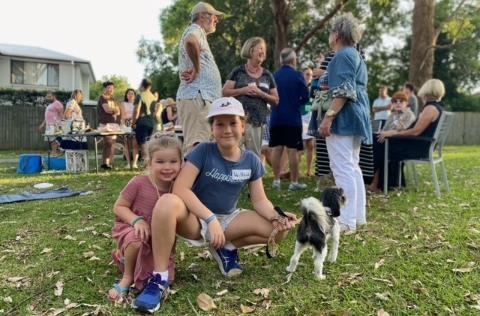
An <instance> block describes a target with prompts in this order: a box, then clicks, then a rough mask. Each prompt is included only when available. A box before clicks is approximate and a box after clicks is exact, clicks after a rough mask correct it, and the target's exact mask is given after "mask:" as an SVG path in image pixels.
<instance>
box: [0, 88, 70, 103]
mask: <svg viewBox="0 0 480 316" xmlns="http://www.w3.org/2000/svg"><path fill="white" fill-rule="evenodd" d="M48 91H50V90H23V89H3V88H1V89H0V99H2V100H6V99H8V100H10V101H11V102H12V103H13V104H14V105H17V104H18V105H22V103H25V101H26V102H27V103H32V104H33V105H45V102H47V101H46V99H45V96H46V94H47V92H48ZM55 94H56V95H57V99H58V100H59V101H60V102H62V103H63V104H65V103H66V102H67V101H68V100H69V99H70V96H71V94H72V92H71V91H63V90H59V91H55Z"/></svg>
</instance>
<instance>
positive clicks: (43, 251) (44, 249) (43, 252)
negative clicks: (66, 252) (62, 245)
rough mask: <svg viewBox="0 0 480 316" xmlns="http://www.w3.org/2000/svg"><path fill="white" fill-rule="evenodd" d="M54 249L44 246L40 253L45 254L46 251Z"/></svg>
mask: <svg viewBox="0 0 480 316" xmlns="http://www.w3.org/2000/svg"><path fill="white" fill-rule="evenodd" d="M52 250H53V249H52V248H43V250H42V252H40V254H41V255H43V254H46V253H50V252H52Z"/></svg>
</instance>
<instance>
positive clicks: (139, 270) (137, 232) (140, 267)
mask: <svg viewBox="0 0 480 316" xmlns="http://www.w3.org/2000/svg"><path fill="white" fill-rule="evenodd" d="M147 154H148V158H147V173H146V174H145V175H139V176H135V177H134V178H133V179H131V180H130V181H129V182H128V184H127V185H126V186H125V188H124V189H123V190H122V192H120V196H119V197H118V199H117V201H116V202H115V205H114V208H113V211H114V213H115V215H116V218H115V225H114V227H113V233H112V236H113V238H115V239H116V241H117V245H118V247H117V249H116V250H114V251H113V253H112V257H113V261H114V262H115V263H116V264H117V266H118V268H119V269H120V271H121V272H122V273H123V276H122V279H121V280H120V281H119V282H118V283H116V284H114V285H113V287H112V289H110V291H109V292H108V298H109V299H110V300H111V301H114V302H118V301H122V300H123V299H124V298H125V297H126V296H127V295H128V292H129V289H130V286H132V284H133V285H134V286H135V287H136V288H137V289H139V290H141V289H143V287H144V284H145V282H146V281H147V280H148V279H149V278H150V277H151V274H152V272H153V256H152V249H151V248H152V241H151V226H150V223H151V218H152V210H153V209H154V207H155V204H156V203H157V200H158V199H159V198H160V196H161V195H162V194H164V193H168V192H170V191H171V187H172V184H173V180H174V179H175V177H176V176H177V174H178V172H179V171H180V166H181V164H182V150H181V143H180V141H179V140H178V139H177V138H176V137H175V136H169V135H161V134H156V135H154V136H152V138H151V139H150V140H149V141H148V143H147ZM174 268H175V261H174V252H173V250H172V254H171V255H170V260H169V265H168V270H169V274H168V275H169V280H170V281H173V279H174V277H175V270H174Z"/></svg>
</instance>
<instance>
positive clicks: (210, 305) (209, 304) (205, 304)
mask: <svg viewBox="0 0 480 316" xmlns="http://www.w3.org/2000/svg"><path fill="white" fill-rule="evenodd" d="M197 305H198V307H200V309H202V310H203V311H205V312H208V311H210V310H212V309H216V308H217V305H215V302H214V301H213V299H212V298H211V297H210V295H208V294H206V293H200V294H199V295H198V296H197Z"/></svg>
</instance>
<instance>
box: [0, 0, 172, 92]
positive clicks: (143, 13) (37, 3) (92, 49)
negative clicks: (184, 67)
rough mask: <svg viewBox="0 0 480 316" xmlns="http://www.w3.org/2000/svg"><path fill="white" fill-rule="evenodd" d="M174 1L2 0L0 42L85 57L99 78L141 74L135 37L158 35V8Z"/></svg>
mask: <svg viewBox="0 0 480 316" xmlns="http://www.w3.org/2000/svg"><path fill="white" fill-rule="evenodd" d="M172 3H173V0H135V1H131V0H127V1H118V0H82V1H73V0H2V17H1V18H0V43H3V44H18V45H28V46H39V47H43V48H46V49H51V50H54V51H58V52H61V53H64V54H68V55H72V56H75V57H78V58H82V59H86V60H89V61H90V63H91V64H92V67H93V71H94V73H95V77H96V79H97V80H100V79H101V78H102V76H104V75H114V74H115V75H122V76H125V77H127V79H128V81H129V83H130V84H131V85H132V86H137V85H138V84H139V83H140V80H141V79H142V76H143V66H142V65H141V64H140V63H139V62H138V61H137V56H136V53H135V51H136V49H137V47H138V41H139V40H140V39H141V38H142V36H143V37H145V38H147V39H151V40H161V34H160V24H159V21H158V17H159V14H160V10H161V9H163V8H165V7H167V6H169V5H171V4H172Z"/></svg>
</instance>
